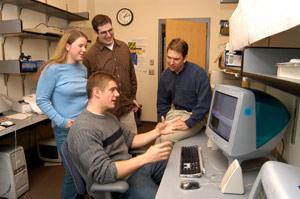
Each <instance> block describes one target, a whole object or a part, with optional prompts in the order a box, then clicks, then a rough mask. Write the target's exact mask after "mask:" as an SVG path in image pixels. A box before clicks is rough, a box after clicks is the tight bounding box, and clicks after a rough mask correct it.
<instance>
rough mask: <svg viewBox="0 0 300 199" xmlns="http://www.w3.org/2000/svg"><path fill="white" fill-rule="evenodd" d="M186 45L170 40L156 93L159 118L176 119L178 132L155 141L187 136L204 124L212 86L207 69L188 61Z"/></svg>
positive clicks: (177, 39) (194, 132) (179, 41)
mask: <svg viewBox="0 0 300 199" xmlns="http://www.w3.org/2000/svg"><path fill="white" fill-rule="evenodd" d="M187 54H188V44H187V43H186V42H185V41H184V40H182V39H180V38H176V39H173V40H172V41H171V42H170V43H169V45H168V47H167V64H168V68H167V69H166V70H165V71H164V72H163V73H162V75H161V77H160V81H159V85H158V92H157V114H158V116H159V117H160V118H162V120H164V118H166V120H167V121H168V120H171V119H174V118H177V119H176V123H175V125H174V126H175V128H176V130H177V131H181V132H180V133H174V134H170V135H165V136H162V137H160V139H159V140H157V142H162V141H165V140H170V141H173V142H176V141H178V140H181V139H184V138H187V137H190V136H192V135H194V134H196V133H197V132H199V131H200V130H201V128H202V127H203V126H204V125H205V122H204V118H205V114H206V113H207V112H208V110H209V107H210V101H211V88H210V84H209V81H208V78H207V75H206V72H205V71H204V70H203V69H202V68H200V67H199V66H198V65H196V64H194V63H191V62H188V61H187Z"/></svg>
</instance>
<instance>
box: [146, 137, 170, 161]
mask: <svg viewBox="0 0 300 199" xmlns="http://www.w3.org/2000/svg"><path fill="white" fill-rule="evenodd" d="M172 147H173V143H172V142H171V141H165V142H162V143H160V144H156V145H152V146H151V147H150V148H149V149H148V150H147V151H146V153H145V154H144V155H145V158H146V162H147V163H153V162H158V161H160V160H167V159H168V158H169V156H170V153H171V151H172Z"/></svg>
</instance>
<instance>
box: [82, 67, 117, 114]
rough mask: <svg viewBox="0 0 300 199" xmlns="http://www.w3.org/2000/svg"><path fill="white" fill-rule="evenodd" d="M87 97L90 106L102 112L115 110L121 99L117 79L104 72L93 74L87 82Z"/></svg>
mask: <svg viewBox="0 0 300 199" xmlns="http://www.w3.org/2000/svg"><path fill="white" fill-rule="evenodd" d="M87 96H88V99H89V105H93V106H94V107H97V109H101V110H102V111H106V110H108V109H113V108H114V107H115V105H116V102H117V98H118V97H119V92H118V90H117V80H116V78H115V77H114V76H112V75H111V74H108V73H104V72H96V73H93V74H92V75H91V76H90V78H89V79H88V82H87Z"/></svg>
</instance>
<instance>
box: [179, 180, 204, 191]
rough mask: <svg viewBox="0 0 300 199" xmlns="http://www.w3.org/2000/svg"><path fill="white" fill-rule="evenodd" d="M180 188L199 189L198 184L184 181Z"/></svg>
mask: <svg viewBox="0 0 300 199" xmlns="http://www.w3.org/2000/svg"><path fill="white" fill-rule="evenodd" d="M180 188H181V189H184V190H191V189H199V188H200V184H199V183H198V182H197V181H193V180H184V181H181V183H180Z"/></svg>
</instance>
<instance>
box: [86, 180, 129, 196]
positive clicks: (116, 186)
mask: <svg viewBox="0 0 300 199" xmlns="http://www.w3.org/2000/svg"><path fill="white" fill-rule="evenodd" d="M128 188H129V186H128V184H127V182H126V181H122V180H119V181H117V182H114V183H108V184H97V183H94V184H92V186H91V189H90V192H91V193H97V192H119V193H124V192H126V191H127V189H128Z"/></svg>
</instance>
